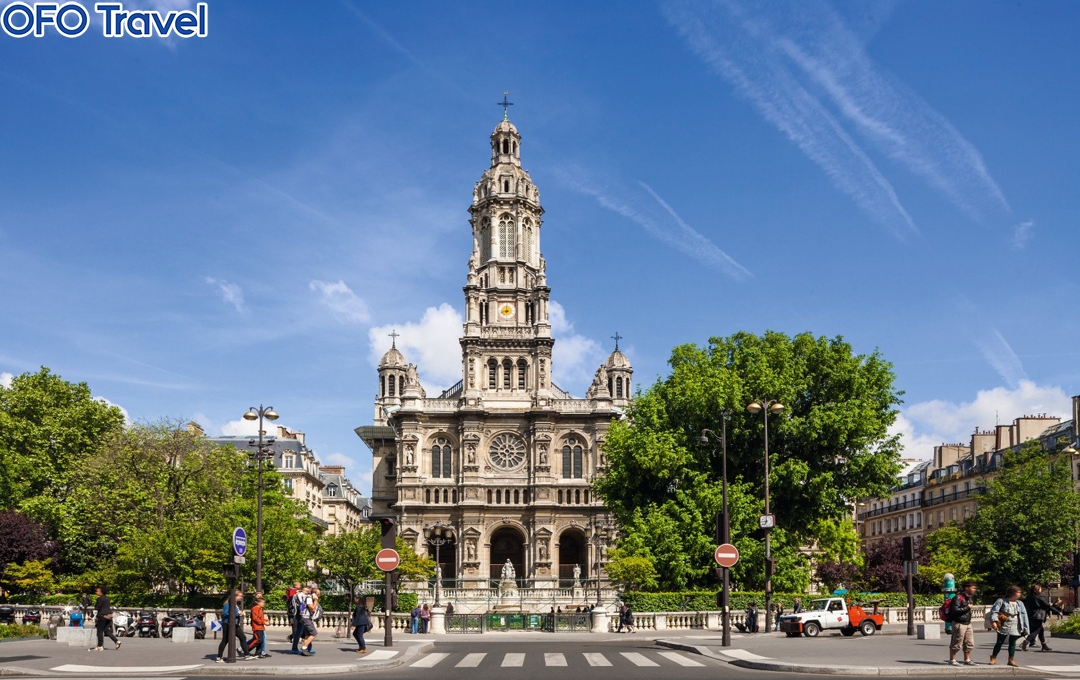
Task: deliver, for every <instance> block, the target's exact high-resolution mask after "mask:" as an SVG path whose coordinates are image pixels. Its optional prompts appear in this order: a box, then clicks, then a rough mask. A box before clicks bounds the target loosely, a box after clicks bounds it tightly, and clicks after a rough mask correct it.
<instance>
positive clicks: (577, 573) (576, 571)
mask: <svg viewBox="0 0 1080 680" xmlns="http://www.w3.org/2000/svg"><path fill="white" fill-rule="evenodd" d="M574 583H581V565H580V564H575V565H574Z"/></svg>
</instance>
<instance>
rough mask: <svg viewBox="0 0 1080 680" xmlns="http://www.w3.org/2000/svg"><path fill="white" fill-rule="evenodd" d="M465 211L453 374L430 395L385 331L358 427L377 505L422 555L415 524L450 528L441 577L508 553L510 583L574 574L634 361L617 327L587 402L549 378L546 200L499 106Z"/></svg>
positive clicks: (604, 523) (606, 531) (585, 560)
mask: <svg viewBox="0 0 1080 680" xmlns="http://www.w3.org/2000/svg"><path fill="white" fill-rule="evenodd" d="M469 213H470V215H471V217H470V219H469V224H470V227H471V230H470V233H471V236H472V254H471V256H470V257H469V262H468V276H467V279H466V284H465V287H464V292H465V323H464V327H463V329H462V335H461V337H460V343H461V374H462V379H461V381H460V382H458V383H457V384H456V385H454V386H453V387H451V388H449V389H447V390H446V391H444V392H443V393H442V394H439V395H438V396H437V397H429V396H428V395H427V394H426V392H425V390H424V387H423V386H422V385H421V384H420V381H419V379H418V377H417V372H418V367H417V366H415V365H413V364H411V363H408V359H407V357H405V356H404V355H403V354H402V353H401V351H400V350H398V349H397V346H396V337H395V338H394V345H393V347H392V348H391V349H390V350H389V351H388V352H387V353H386V354H385V355H384V356H383V357H382V360H381V362H380V363H379V369H378V372H379V385H378V396H377V397H376V399H375V417H374V423H373V424H372V425H370V426H364V427H359V428H357V429H356V432H357V434H358V435H359V436H360V437H361V439H363V440H364V442H365V443H366V444H367V445H368V446H369V447H371V450H372V452H373V456H374V471H373V472H374V474H373V480H372V502H373V508H372V515H373V516H375V517H378V516H393V517H396V518H397V520H398V529H399V535H400V536H402V537H403V538H404V539H405V540H406V541H408V542H409V543H410V544H411V545H413V546H415V549H416V551H417V552H418V553H421V554H423V553H427V554H430V555H432V556H434V555H435V551H434V549H433V548H431V547H430V546H429V545H428V544H427V542H426V540H425V534H424V530H425V528H426V527H430V526H431V525H433V524H435V523H440V524H444V525H449V526H450V527H452V530H451V533H452V536H451V538H450V539H449V541H448V543H447V544H446V545H444V546H442V547H441V548H440V551H439V563H440V567H441V570H442V576H443V582H444V584H445V585H447V586H453V585H456V586H458V587H463V588H469V587H490V586H491V585H493V582H494V581H498V580H501V578H500V576H501V574H502V572H503V569H504V568H505V564H506V562H507V561H508V560H509V562H510V563H511V564H512V565H513V570H514V575H515V580H516V581H517V583H518V586H519V587H523V588H548V587H570V586H571V585H573V584H574V583H573V582H574V581H575V580H576V578H575V574H580V578H581V580H582V581H585V580H586V579H589V580H593V579H595V578H596V574H597V572H598V570H599V565H601V564H602V563H603V561H604V559H605V555H606V550H607V547H608V546H609V545H610V544H611V541H612V540H613V539H614V531H615V530H614V528H613V527H612V526H611V518H610V514H609V513H608V512H607V511H606V509H605V508H604V505H603V503H602V502H601V501H600V499H598V498H596V497H595V496H594V495H593V494H592V492H591V489H590V486H591V483H592V481H593V479H594V478H595V477H596V476H597V475H601V474H603V472H604V468H605V461H604V455H603V445H604V436H605V434H606V433H607V430H608V427H609V426H610V424H611V420H612V418H617V417H619V416H620V415H621V414H622V412H623V409H625V407H626V406H627V405H628V403H629V400H630V396H631V378H632V373H633V372H632V368H631V366H630V361H629V360H628V359H627V358H626V356H625V355H624V354H623V353H622V352H620V351H619V349H618V336H617V334H616V346H615V351H614V352H612V354H611V356H609V357H608V359H607V361H606V362H605V364H604V365H602V366H600V367H599V369H598V370H597V371H596V376H595V378H594V380H593V382H592V385H591V386H590V387H589V389H588V392H587V394H586V395H585V398H583V399H575V398H574V397H571V396H570V394H568V393H567V392H566V391H564V390H562V389H560V388H559V386H558V385H556V384H555V383H554V382H552V380H551V376H552V347H553V345H554V342H555V341H554V339H553V338H552V336H551V323H550V321H549V319H548V300H549V298H550V294H551V289H550V288H549V287H548V282H547V275H546V271H545V270H546V263H545V261H544V257H543V255H542V254H541V238H540V237H541V231H542V229H541V227H542V225H543V220H542V217H543V214H544V209H543V208H542V207H541V206H540V191H539V189H538V188H537V187H536V185H535V184H533V182H532V179H531V178H530V176H529V173H528V172H527V171H525V170H523V169H522V167H521V136H520V135H519V134H518V131H517V128H515V127H514V125H513V124H512V123H511V122H510V121H509V119H508V118H507V117H506V115H505V114H504V117H503V120H502V121H501V122H500V123H499V124H498V126H496V128H495V131H494V132H492V133H491V166H490V167H489V168H488V169H487V170H485V171H484V173H483V175H482V176H481V178H480V181H479V182H477V183H476V186H475V187H474V188H473V195H472V204H471V206H470V207H469ZM463 236H464V235H463ZM395 336H396V334H395ZM593 582H594V583H595V580H593Z"/></svg>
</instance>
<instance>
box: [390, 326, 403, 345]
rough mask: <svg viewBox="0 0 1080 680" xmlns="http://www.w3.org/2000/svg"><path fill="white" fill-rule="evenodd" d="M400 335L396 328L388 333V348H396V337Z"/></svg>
mask: <svg viewBox="0 0 1080 680" xmlns="http://www.w3.org/2000/svg"><path fill="white" fill-rule="evenodd" d="M400 337H401V334H400V333H398V332H397V329H396V328H395V329H394V330H393V331H392V332H391V333H390V349H397V339H398V338H400Z"/></svg>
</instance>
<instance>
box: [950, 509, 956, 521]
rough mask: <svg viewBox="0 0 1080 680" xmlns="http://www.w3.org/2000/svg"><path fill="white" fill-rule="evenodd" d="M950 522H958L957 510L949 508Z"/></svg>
mask: <svg viewBox="0 0 1080 680" xmlns="http://www.w3.org/2000/svg"><path fill="white" fill-rule="evenodd" d="M949 521H950V522H953V521H956V508H949Z"/></svg>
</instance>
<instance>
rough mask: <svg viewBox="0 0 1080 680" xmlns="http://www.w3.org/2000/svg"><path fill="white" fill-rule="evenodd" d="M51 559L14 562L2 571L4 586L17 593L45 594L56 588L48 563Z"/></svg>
mask: <svg viewBox="0 0 1080 680" xmlns="http://www.w3.org/2000/svg"><path fill="white" fill-rule="evenodd" d="M50 562H52V560H51V559H46V560H30V561H28V562H25V563H23V564H15V563H14V562H12V563H10V564H8V565H7V568H6V569H5V570H4V584H5V585H7V586H8V588H10V589H11V590H13V591H15V592H19V593H45V592H48V591H50V590H52V589H53V588H54V587H56V578H55V577H54V575H53V572H52V570H51V569H49V563H50Z"/></svg>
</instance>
